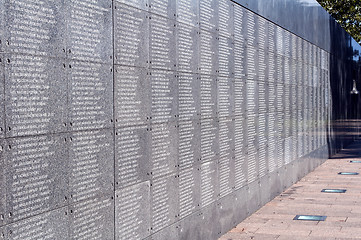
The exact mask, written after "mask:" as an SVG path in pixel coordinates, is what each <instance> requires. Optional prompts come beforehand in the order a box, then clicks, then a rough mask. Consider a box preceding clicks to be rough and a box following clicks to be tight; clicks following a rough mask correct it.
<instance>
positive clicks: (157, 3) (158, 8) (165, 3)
mask: <svg viewBox="0 0 361 240" xmlns="http://www.w3.org/2000/svg"><path fill="white" fill-rule="evenodd" d="M148 1H149V10H150V12H151V13H154V14H157V15H160V16H162V17H166V18H169V19H175V18H176V16H177V15H176V12H177V11H176V7H177V6H176V3H177V1H173V0H148Z"/></svg>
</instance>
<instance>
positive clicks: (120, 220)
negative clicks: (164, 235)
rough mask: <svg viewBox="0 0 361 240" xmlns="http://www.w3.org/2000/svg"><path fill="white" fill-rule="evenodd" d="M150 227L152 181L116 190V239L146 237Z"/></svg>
mask: <svg viewBox="0 0 361 240" xmlns="http://www.w3.org/2000/svg"><path fill="white" fill-rule="evenodd" d="M150 233H151V229H150V182H149V181H146V182H142V183H139V184H136V185H133V186H131V187H127V188H124V189H120V190H117V191H116V192H115V239H134V240H135V239H144V238H146V237H147V236H149V235H150Z"/></svg>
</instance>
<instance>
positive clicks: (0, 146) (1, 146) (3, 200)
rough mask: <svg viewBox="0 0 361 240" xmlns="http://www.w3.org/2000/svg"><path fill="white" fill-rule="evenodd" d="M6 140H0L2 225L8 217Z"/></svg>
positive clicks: (0, 211)
mask: <svg viewBox="0 0 361 240" xmlns="http://www.w3.org/2000/svg"><path fill="white" fill-rule="evenodd" d="M5 146H6V145H5V141H4V140H1V141H0V149H1V152H0V194H1V196H3V197H2V198H1V199H0V226H2V225H4V224H5V217H7V214H6V209H5V206H6V190H5V187H6V184H5V170H6V169H5V156H4V147H5Z"/></svg>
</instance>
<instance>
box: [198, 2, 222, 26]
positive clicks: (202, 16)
mask: <svg viewBox="0 0 361 240" xmlns="http://www.w3.org/2000/svg"><path fill="white" fill-rule="evenodd" d="M199 25H200V28H201V29H202V30H206V31H209V32H218V31H219V2H218V1H217V0H199Z"/></svg>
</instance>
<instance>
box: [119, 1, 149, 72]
mask: <svg viewBox="0 0 361 240" xmlns="http://www.w3.org/2000/svg"><path fill="white" fill-rule="evenodd" d="M126 3H127V4H134V2H130V3H128V2H127V1H126ZM138 7H139V6H138ZM149 16H150V15H149V13H148V12H147V11H145V10H141V9H139V8H134V7H133V6H128V5H126V4H122V3H118V2H116V3H115V4H114V59H115V63H116V64H121V65H130V66H139V67H147V66H148V65H149Z"/></svg>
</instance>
